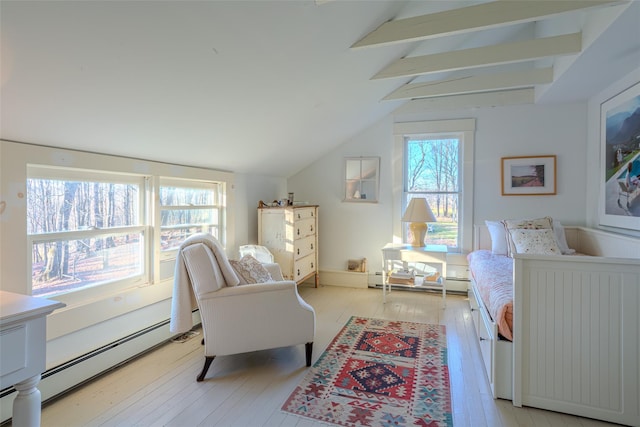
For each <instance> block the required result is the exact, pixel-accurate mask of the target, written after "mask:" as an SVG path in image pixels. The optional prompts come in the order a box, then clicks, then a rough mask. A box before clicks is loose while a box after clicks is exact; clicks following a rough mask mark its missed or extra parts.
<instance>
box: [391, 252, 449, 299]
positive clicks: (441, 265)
mask: <svg viewBox="0 0 640 427" xmlns="http://www.w3.org/2000/svg"><path fill="white" fill-rule="evenodd" d="M447 252H448V250H447V247H446V246H445V245H427V246H411V245H408V244H398V243H388V244H386V245H385V247H383V248H382V302H383V303H386V302H387V292H391V284H390V283H388V282H389V281H388V278H387V272H388V271H390V270H391V268H392V264H393V261H401V262H402V264H403V268H404V269H406V268H407V264H408V263H409V262H421V263H424V264H428V265H433V264H435V265H437V266H438V267H437V268H438V272H439V273H440V279H439V280H438V282H437V283H435V282H434V283H429V282H426V283H424V284H423V285H422V286H417V287H421V288H427V289H442V306H443V307H446V304H447V299H446V298H447Z"/></svg>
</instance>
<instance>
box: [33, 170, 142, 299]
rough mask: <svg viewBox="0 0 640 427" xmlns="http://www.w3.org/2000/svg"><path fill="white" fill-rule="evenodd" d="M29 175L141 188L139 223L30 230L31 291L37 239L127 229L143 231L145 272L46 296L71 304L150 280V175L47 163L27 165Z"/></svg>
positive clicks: (46, 239) (111, 233)
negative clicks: (52, 230)
mask: <svg viewBox="0 0 640 427" xmlns="http://www.w3.org/2000/svg"><path fill="white" fill-rule="evenodd" d="M27 178H28V179H50V180H61V181H89V182H102V183H117V184H134V185H137V186H138V188H139V192H138V206H139V209H138V218H137V221H136V222H137V225H131V226H123V227H112V228H104V229H100V230H73V231H58V232H50V233H36V234H27V235H26V238H27V249H28V256H27V271H28V274H27V276H26V277H28V282H29V285H28V286H29V293H31V292H32V286H33V284H32V269H33V266H32V248H33V245H34V244H35V243H43V242H49V241H56V240H67V241H71V240H76V239H83V238H92V237H99V236H105V237H106V236H110V235H114V234H123V233H140V234H141V235H142V239H143V240H142V252H143V256H142V257H141V259H142V266H141V267H142V272H141V273H140V274H138V275H135V276H131V277H128V278H124V279H117V280H113V281H110V282H106V283H103V284H98V285H94V286H89V287H86V288H79V289H75V290H71V291H68V292H61V293H57V294H50V295H44V296H43V298H55V299H56V300H59V301H62V302H65V303H67V304H77V303H78V302H80V301H83V300H89V299H94V298H96V297H97V296H99V295H101V294H105V293H112V292H118V291H121V290H123V289H127V288H131V287H134V286H141V285H144V284H148V283H150V281H151V280H150V271H149V265H150V262H151V259H152V257H151V256H147V254H152V253H153V251H152V245H153V242H152V239H151V226H150V224H149V221H148V220H147V219H146V218H147V215H146V209H145V207H146V203H145V196H146V193H147V192H148V188H147V184H146V182H147V179H146V177H145V176H142V175H135V174H121V173H113V172H108V171H98V170H82V169H74V168H61V167H51V166H46V165H34V164H29V165H27Z"/></svg>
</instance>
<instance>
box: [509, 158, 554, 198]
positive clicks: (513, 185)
mask: <svg viewBox="0 0 640 427" xmlns="http://www.w3.org/2000/svg"><path fill="white" fill-rule="evenodd" d="M553 194H556V156H553V155H551V156H521V157H503V158H502V195H503V196H546V195H553Z"/></svg>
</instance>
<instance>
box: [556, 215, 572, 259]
mask: <svg viewBox="0 0 640 427" xmlns="http://www.w3.org/2000/svg"><path fill="white" fill-rule="evenodd" d="M552 225H553V232H554V233H555V235H556V242H557V243H558V247H559V248H560V251H561V252H562V254H563V255H573V254H575V253H576V250H575V249H571V248H570V247H569V245H568V244H567V236H566V235H565V233H564V226H563V225H562V224H561V223H560V221H558V220H555V219H554V220H553V224H552Z"/></svg>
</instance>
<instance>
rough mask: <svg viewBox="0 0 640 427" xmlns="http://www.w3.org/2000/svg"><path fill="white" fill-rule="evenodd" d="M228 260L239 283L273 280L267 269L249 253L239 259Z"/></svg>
mask: <svg viewBox="0 0 640 427" xmlns="http://www.w3.org/2000/svg"><path fill="white" fill-rule="evenodd" d="M229 262H231V266H232V267H233V269H234V270H235V271H236V274H237V275H238V278H239V279H240V284H241V285H246V284H249V283H267V282H273V277H271V274H270V273H269V271H268V270H267V269H266V268H264V266H263V265H262V264H261V263H260V261H258V260H257V259H255V258H254V257H252V256H251V255H245V256H243V257H242V258H241V259H240V261H235V260H229Z"/></svg>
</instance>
